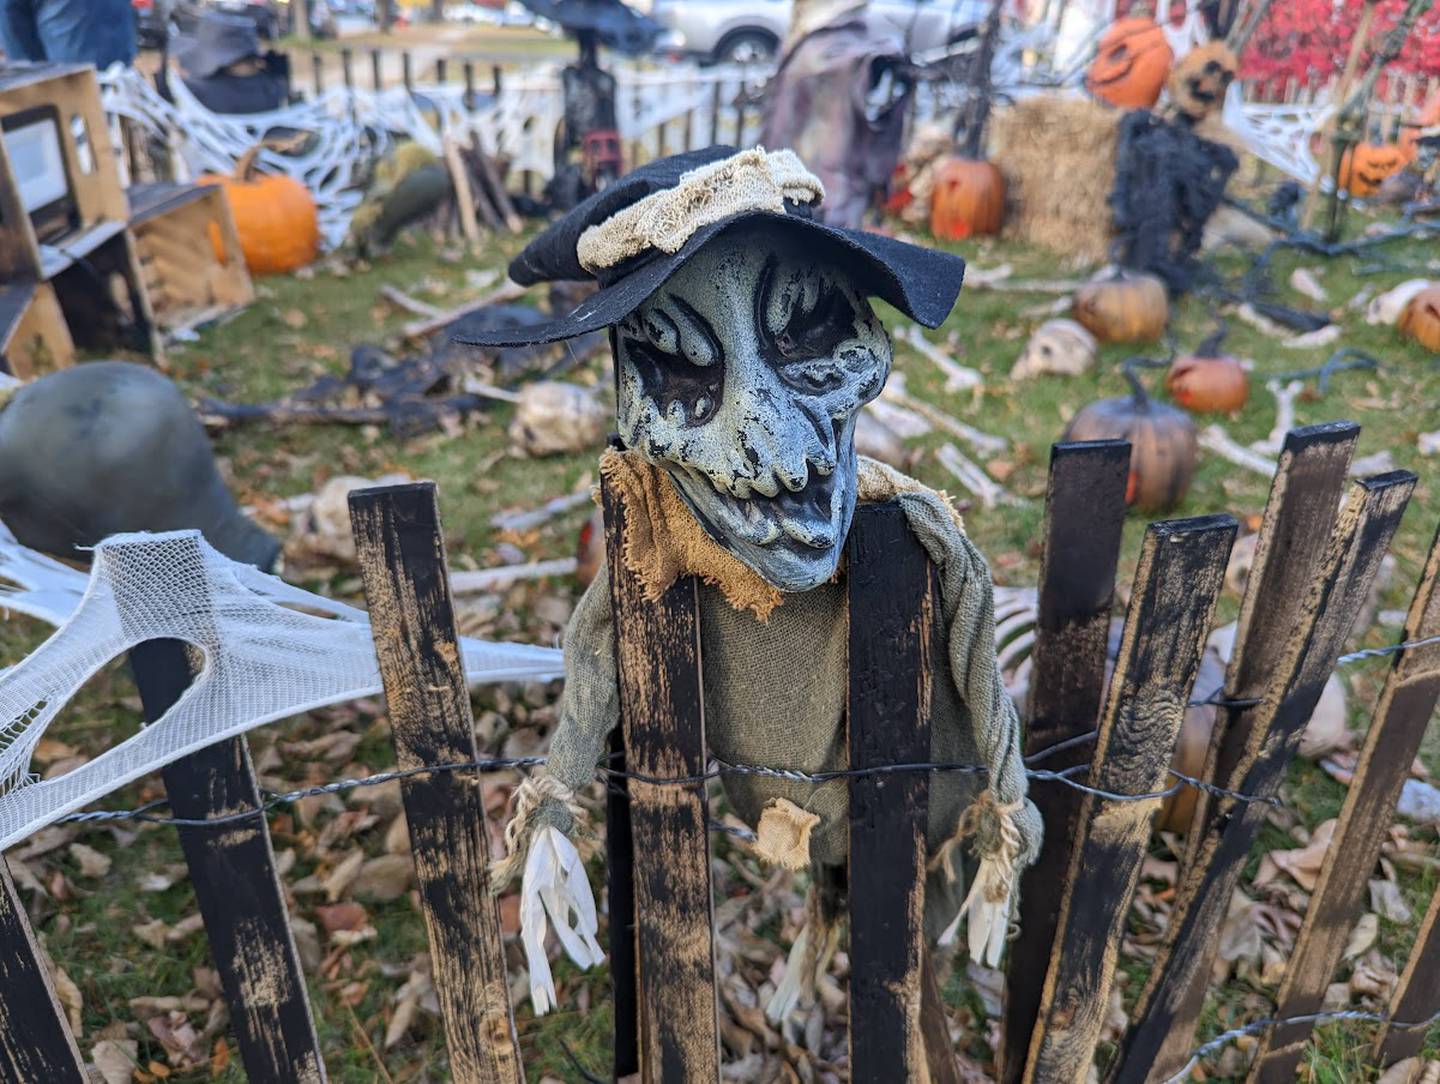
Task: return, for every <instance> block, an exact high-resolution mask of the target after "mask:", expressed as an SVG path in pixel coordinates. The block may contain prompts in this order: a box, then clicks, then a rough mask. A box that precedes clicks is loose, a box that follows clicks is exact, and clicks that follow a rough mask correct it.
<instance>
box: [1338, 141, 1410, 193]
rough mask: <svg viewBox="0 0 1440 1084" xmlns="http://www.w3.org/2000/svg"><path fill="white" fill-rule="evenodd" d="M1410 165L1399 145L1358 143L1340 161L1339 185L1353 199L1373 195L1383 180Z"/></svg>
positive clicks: (1407, 157) (1408, 158)
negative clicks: (1353, 197)
mask: <svg viewBox="0 0 1440 1084" xmlns="http://www.w3.org/2000/svg"><path fill="white" fill-rule="evenodd" d="M1409 162H1410V157H1409V155H1407V154H1406V153H1405V150H1404V148H1402V147H1401V146H1400V145H1399V144H1398V143H1357V144H1356V145H1355V146H1353V147H1351V148H1350V149H1349V150H1347V151H1346V152H1345V154H1344V156H1343V157H1341V159H1340V184H1341V185H1342V186H1343V187H1344V188H1345V189H1346V190H1348V191H1349V193H1350V194H1351V195H1352V196H1373V195H1374V194H1375V193H1376V192H1377V191H1379V189H1380V185H1381V182H1383V181H1384V180H1385V178H1386V177H1389V176H1390V175H1391V174H1392V173H1399V172H1400V171H1401V170H1402V169H1404V168H1405V167H1406V166H1407V165H1408V164H1409Z"/></svg>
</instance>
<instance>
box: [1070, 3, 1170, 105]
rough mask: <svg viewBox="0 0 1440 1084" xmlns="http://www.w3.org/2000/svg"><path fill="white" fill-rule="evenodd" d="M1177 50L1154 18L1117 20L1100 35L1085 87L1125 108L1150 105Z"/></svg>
mask: <svg viewBox="0 0 1440 1084" xmlns="http://www.w3.org/2000/svg"><path fill="white" fill-rule="evenodd" d="M1174 59H1175V54H1174V52H1173V51H1171V49H1170V42H1169V41H1167V40H1166V38H1165V31H1163V30H1161V29H1160V27H1159V26H1158V25H1157V24H1156V22H1155V20H1154V19H1146V18H1143V17H1141V16H1132V17H1130V18H1128V19H1119V20H1117V21H1116V22H1115V23H1114V24H1113V25H1112V26H1111V27H1110V29H1109V30H1107V31H1105V36H1104V37H1102V38H1101V39H1100V45H1099V49H1098V51H1097V52H1096V54H1095V59H1094V60H1092V61H1091V62H1090V70H1089V72H1087V73H1086V75H1085V88H1086V89H1087V90H1088V91H1090V93H1091V94H1093V95H1095V97H1097V98H1099V99H1100V100H1101V101H1105V102H1109V103H1110V104H1111V105H1118V106H1120V107H1121V108H1122V109H1149V108H1150V107H1151V106H1152V105H1154V104H1155V103H1156V102H1157V101H1159V100H1160V90H1161V88H1163V87H1164V86H1165V79H1166V77H1167V76H1168V75H1169V74H1170V64H1171V62H1172V61H1173V60H1174Z"/></svg>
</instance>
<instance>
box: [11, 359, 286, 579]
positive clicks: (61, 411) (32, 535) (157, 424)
mask: <svg viewBox="0 0 1440 1084" xmlns="http://www.w3.org/2000/svg"><path fill="white" fill-rule="evenodd" d="M0 521H3V522H4V523H5V525H6V526H8V527H9V528H10V530H11V531H12V532H13V533H14V535H15V537H16V539H18V540H19V542H20V543H21V544H22V545H25V546H29V547H30V548H31V549H36V550H40V551H42V552H45V553H50V554H54V555H55V556H57V557H65V558H70V559H79V560H88V559H89V554H88V553H86V552H85V551H86V549H87V548H88V547H90V546H93V545H95V543H97V542H99V541H100V540H101V539H102V538H106V537H108V536H109V535H112V534H118V533H122V532H128V531H173V530H181V529H184V528H193V529H196V530H199V531H200V532H201V533H202V534H203V535H204V536H205V538H206V540H207V541H208V542H209V543H210V544H211V545H212V546H214V547H215V548H216V549H217V550H219V551H220V552H221V553H223V554H225V556H227V557H230V558H233V559H234V560H237V561H244V562H245V563H246V564H251V565H255V566H256V567H258V568H261V569H269V568H270V567H272V566H273V565H274V563H275V560H276V558H277V557H278V556H279V553H280V544H279V543H278V542H277V541H276V540H275V539H273V538H271V537H270V536H269V535H268V534H266V533H265V532H264V531H263V530H261V529H260V528H259V527H257V526H256V525H255V524H254V523H252V522H251V521H250V520H248V519H246V518H245V516H244V515H242V514H241V512H240V509H239V508H237V507H236V505H235V498H234V497H233V496H231V494H230V491H229V490H228V489H227V488H226V487H225V482H224V480H223V479H222V478H221V477H220V472H219V471H218V470H216V469H215V456H214V453H213V452H212V451H211V448H210V441H209V439H208V438H207V437H206V436H205V430H204V428H203V427H202V426H201V425H200V421H199V419H197V418H196V417H195V413H194V412H193V411H192V410H191V409H190V404H189V403H188V402H186V401H185V396H184V395H182V394H181V393H180V390H179V389H178V388H176V387H175V385H174V384H173V383H172V382H171V381H170V380H169V379H168V378H167V377H165V376H163V375H161V374H160V373H157V372H155V370H153V369H150V368H147V367H145V366H143V365H133V364H131V363H129V362H123V361H92V362H87V363H85V364H82V365H75V366H72V367H70V368H67V369H60V370H58V371H56V372H53V373H49V374H47V375H46V376H42V377H40V378H39V379H37V380H35V381H34V382H33V383H30V384H26V385H24V386H23V387H21V388H19V389H18V390H17V391H16V392H15V393H14V394H13V395H12V396H11V397H10V398H9V400H8V401H6V402H5V403H4V404H3V405H0Z"/></svg>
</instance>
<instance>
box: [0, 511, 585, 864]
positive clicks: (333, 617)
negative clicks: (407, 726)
mask: <svg viewBox="0 0 1440 1084" xmlns="http://www.w3.org/2000/svg"><path fill="white" fill-rule="evenodd" d="M76 578H79V579H81V580H83V579H84V577H83V575H82V574H80V573H77V572H75V570H73V569H70V568H68V567H66V566H64V565H59V564H58V563H57V562H51V561H49V560H48V559H47V558H44V557H41V556H40V555H38V554H34V553H32V552H30V551H28V550H25V549H23V547H20V546H18V545H17V544H15V542H14V539H13V537H11V536H9V534H8V532H5V533H4V534H0V579H4V580H11V581H13V582H14V583H15V584H16V585H17V586H16V587H15V588H13V589H12V588H8V587H7V588H6V589H5V590H3V591H0V606H8V607H10V608H13V609H16V610H21V611H23V612H26V613H30V614H33V615H34V616H37V617H40V618H42V619H44V620H56V619H57V618H58V619H60V620H61V621H63V624H61V627H60V628H59V629H58V630H57V631H56V632H55V634H54V635H52V636H51V637H50V638H49V639H48V640H46V641H45V643H43V644H41V645H40V647H38V648H37V649H36V650H35V651H34V652H33V653H32V654H31V655H29V656H28V657H27V658H25V659H24V660H22V661H21V662H19V663H18V664H16V665H15V666H13V667H11V668H10V669H9V670H5V671H0V849H4V848H6V847H9V846H11V845H12V844H14V843H16V842H18V841H20V840H21V839H24V838H25V837H26V836H28V835H30V834H31V833H32V832H34V831H36V830H38V829H39V828H41V827H43V826H45V825H46V824H50V823H52V822H53V821H55V820H56V819H57V818H59V817H61V816H63V815H64V814H66V813H69V812H71V811H72V810H75V809H78V808H80V807H81V806H84V805H87V804H89V803H90V802H93V801H95V800H96V799H97V798H100V797H102V796H103V795H105V794H107V793H109V792H110V791H112V790H114V789H115V788H117V787H120V786H123V785H124V784H126V783H129V782H131V781H132V780H134V779H137V778H139V777H140V776H142V775H145V774H147V773H149V772H152V771H154V770H156V769H157V768H160V767H162V766H163V765H165V764H168V763H170V762H171V761H173V760H176V759H178V758H180V757H182V756H185V755H186V754H188V753H192V752H195V751H196V750H198V749H201V748H203V747H204V746H206V745H210V744H212V743H214V742H217V741H221V740H223V739H225V738H230V737H234V736H235V735H237V734H241V733H243V732H245V731H247V730H250V729H253V728H254V727H257V726H260V725H262V724H264V723H268V722H273V721H275V720H278V719H283V718H287V717H289V716H292V715H298V714H300V713H302V712H305V711H309V710H311V709H313V708H318V707H322V706H325V705H327V704H337V703H342V702H344V701H347V700H354V699H356V698H359V697H362V696H370V695H374V694H376V693H379V692H380V691H381V687H382V686H381V681H380V669H379V663H378V662H377V660H376V658H375V649H374V645H373V642H372V639H371V630H370V621H369V617H368V616H367V615H366V613H365V611H363V610H360V609H357V608H355V607H353V606H347V605H345V604H344V603H340V602H335V601H333V600H331V599H327V598H323V597H321V596H319V595H314V594H311V593H310V592H308V591H304V590H301V589H300V588H298V587H293V586H291V585H289V584H287V583H285V582H283V581H282V580H279V579H276V578H275V577H273V576H268V575H266V574H265V573H263V572H260V571H258V570H256V569H254V568H251V567H250V566H248V565H244V564H240V563H237V562H235V561H231V560H230V559H229V558H227V557H224V556H223V555H221V554H220V553H218V552H217V551H216V550H214V549H213V548H212V547H211V546H210V545H208V544H207V543H206V542H205V540H204V538H203V537H201V536H200V534H199V533H198V532H195V531H175V532H170V533H166V534H128V535H115V536H113V537H111V538H108V539H106V540H105V541H103V542H101V543H100V544H99V545H98V546H96V547H95V554H94V561H93V564H92V566H91V571H90V576H89V580H88V583H87V585H86V587H85V590H84V594H83V597H81V598H80V599H79V602H78V606H75V607H74V608H73V612H69V613H66V612H64V611H65V610H66V609H67V607H68V606H69V604H70V600H72V599H73V598H74V589H75V586H76ZM148 640H181V641H183V642H185V643H187V644H189V645H191V647H193V648H194V649H195V650H196V652H198V656H199V657H200V658H201V659H203V661H202V662H201V663H200V672H199V673H198V674H197V675H196V677H195V679H194V682H193V683H192V684H191V686H190V688H189V689H187V690H186V691H185V694H184V695H183V696H182V697H181V698H180V699H179V700H178V701H177V702H176V703H175V705H174V706H173V707H171V708H170V710H169V711H167V712H165V714H164V715H162V716H161V717H160V718H159V719H157V720H156V721H155V722H154V723H151V724H150V725H148V726H146V727H144V728H143V729H142V730H140V732H139V733H137V734H135V735H133V736H132V737H130V738H128V739H126V740H125V741H123V742H121V743H120V744H118V745H116V746H115V747H113V748H111V749H109V750H107V751H106V752H104V753H102V754H101V755H100V756H97V757H95V758H94V759H93V760H90V761H88V762H87V763H85V764H82V765H80V766H79V767H77V768H75V769H73V770H72V771H70V772H68V773H66V774H65V775H62V776H59V777H57V778H54V779H47V780H44V781H40V780H37V779H35V778H34V777H33V776H31V775H30V773H29V766H30V758H31V755H32V753H33V752H34V749H35V746H36V745H37V744H38V743H39V741H40V739H41V737H42V736H43V735H44V733H45V729H46V727H47V726H49V724H50V723H51V721H52V720H54V719H55V717H56V716H57V715H58V714H59V713H60V711H61V710H62V709H63V708H64V706H65V704H66V702H67V701H68V700H69V699H70V698H71V697H72V696H73V695H74V694H75V693H76V692H77V691H78V690H79V689H80V687H81V686H82V685H83V684H84V683H85V681H86V680H87V679H89V678H90V676H91V675H93V674H95V673H96V672H97V671H99V670H100V669H101V668H102V667H104V666H105V665H106V664H107V663H109V662H110V661H111V660H112V659H114V658H116V657H117V656H119V655H121V654H122V653H124V652H125V651H127V650H129V649H130V648H132V647H134V646H135V645H137V644H140V643H144V642H146V641H148ZM461 653H462V656H463V661H464V666H465V673H466V676H467V678H469V680H470V681H471V682H472V683H478V682H495V681H543V680H548V679H550V678H554V677H558V676H560V674H561V672H562V662H561V653H560V651H559V650H557V649H555V648H546V647H536V646H531V645H527V644H506V643H492V642H488V641H480V640H474V639H470V638H462V640H461Z"/></svg>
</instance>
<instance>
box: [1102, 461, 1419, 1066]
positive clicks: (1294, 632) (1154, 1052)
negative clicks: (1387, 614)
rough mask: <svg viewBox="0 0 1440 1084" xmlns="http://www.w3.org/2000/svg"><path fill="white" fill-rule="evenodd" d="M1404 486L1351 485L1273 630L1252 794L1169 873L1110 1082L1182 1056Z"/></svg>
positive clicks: (1244, 771)
mask: <svg viewBox="0 0 1440 1084" xmlns="http://www.w3.org/2000/svg"><path fill="white" fill-rule="evenodd" d="M1414 487H1415V476H1414V475H1413V474H1411V473H1409V472H1408V471H1394V472H1391V473H1389V474H1384V475H1380V476H1378V477H1376V478H1371V479H1367V480H1365V481H1361V482H1357V483H1355V485H1354V487H1353V489H1352V492H1351V495H1350V499H1349V500H1347V501H1346V503H1345V507H1344V508H1343V509H1341V512H1340V516H1339V521H1338V522H1337V524H1336V527H1335V531H1334V533H1333V535H1332V537H1331V539H1330V541H1329V543H1328V546H1327V550H1326V553H1325V556H1324V557H1323V558H1322V559H1321V562H1320V572H1319V574H1318V575H1317V576H1316V578H1315V581H1314V582H1313V583H1312V584H1311V586H1310V588H1309V590H1308V591H1306V593H1305V596H1304V601H1303V603H1302V604H1301V606H1300V610H1299V613H1298V614H1297V615H1296V618H1295V621H1294V623H1293V625H1292V626H1291V627H1290V628H1287V629H1285V630H1283V634H1282V633H1281V632H1280V631H1279V630H1276V635H1283V640H1284V652H1283V654H1282V656H1281V658H1280V661H1279V662H1278V664H1277V666H1276V670H1275V673H1274V676H1273V678H1272V679H1271V681H1270V682H1269V683H1268V685H1267V686H1266V687H1265V689H1264V692H1263V694H1262V699H1261V703H1260V704H1259V705H1258V706H1257V707H1256V709H1255V714H1254V721H1253V734H1254V740H1253V741H1252V742H1251V743H1250V750H1251V751H1248V752H1247V754H1246V756H1245V758H1244V759H1243V760H1242V761H1241V763H1240V764H1239V765H1237V769H1236V771H1237V776H1238V786H1236V787H1235V788H1234V789H1236V790H1238V791H1239V792H1241V793H1243V794H1246V795H1250V796H1252V797H1251V798H1250V800H1247V801H1243V802H1237V801H1235V800H1233V799H1225V800H1223V801H1221V802H1218V803H1216V805H1215V810H1214V815H1213V818H1212V822H1213V825H1212V826H1213V831H1212V832H1211V833H1210V838H1211V840H1212V841H1213V842H1211V843H1210V844H1209V845H1208V846H1207V848H1206V850H1205V851H1204V853H1203V860H1202V861H1200V862H1198V863H1196V864H1194V865H1192V866H1190V867H1189V868H1187V869H1185V870H1182V871H1181V876H1180V882H1179V884H1178V885H1177V888H1176V894H1175V898H1174V900H1173V901H1172V904H1171V914H1170V925H1169V927H1168V928H1167V930H1166V937H1165V941H1164V942H1162V944H1161V945H1160V949H1159V952H1158V953H1157V955H1156V958H1155V960H1154V961H1153V962H1152V968H1153V970H1152V972H1151V978H1150V981H1149V982H1148V983H1147V984H1146V986H1145V988H1144V989H1143V990H1142V991H1141V994H1140V999H1139V1002H1138V1004H1137V1006H1136V1009H1135V1010H1134V1011H1133V1012H1132V1014H1131V1019H1132V1020H1133V1021H1134V1023H1133V1024H1132V1026H1131V1028H1130V1031H1129V1032H1128V1033H1127V1034H1126V1036H1125V1037H1124V1039H1123V1040H1122V1042H1121V1045H1120V1052H1119V1057H1118V1058H1117V1060H1116V1068H1115V1070H1114V1072H1113V1073H1112V1076H1111V1079H1112V1080H1114V1081H1116V1082H1119V1084H1135V1082H1139V1081H1142V1080H1145V1081H1161V1080H1165V1079H1167V1078H1168V1077H1169V1076H1170V1075H1172V1074H1174V1073H1175V1072H1176V1071H1178V1070H1179V1069H1180V1068H1181V1066H1183V1065H1184V1064H1185V1062H1186V1060H1187V1059H1188V1057H1189V1053H1190V1049H1191V1046H1192V1044H1193V1041H1194V1036H1195V1027H1196V1024H1197V1023H1198V1021H1199V1018H1200V1010H1201V1008H1202V1007H1203V1004H1204V1000H1205V986H1206V981H1207V979H1208V977H1209V975H1210V968H1211V965H1212V964H1213V962H1214V958H1215V952H1216V950H1217V947H1218V940H1219V935H1220V927H1221V925H1222V923H1223V921H1224V918H1225V915H1226V913H1227V911H1228V909H1229V906H1230V898H1231V895H1232V894H1233V892H1234V889H1235V885H1236V884H1237V882H1238V881H1239V878H1240V873H1241V870H1242V869H1243V867H1244V865H1245V861H1246V859H1247V858H1248V857H1249V855H1250V850H1251V848H1252V847H1253V846H1254V843H1255V839H1256V837H1257V836H1258V835H1259V832H1260V828H1261V826H1262V825H1263V824H1264V823H1265V815H1266V812H1267V811H1268V810H1269V809H1270V806H1269V805H1268V804H1267V800H1269V799H1273V798H1274V797H1275V795H1276V793H1277V792H1278V791H1279V788H1280V783H1281V780H1282V779H1283V778H1284V775H1285V769H1286V767H1287V765H1288V764H1289V762H1290V759H1291V758H1292V757H1293V756H1294V754H1295V750H1296V748H1297V747H1298V745H1299V743H1300V735H1301V733H1302V731H1303V730H1304V728H1305V723H1306V721H1307V720H1309V718H1310V714H1311V712H1313V711H1314V710H1315V705H1316V703H1317V702H1318V701H1319V699H1320V694H1321V692H1322V691H1323V689H1324V687H1325V681H1326V679H1327V678H1328V677H1329V675H1330V672H1331V671H1332V670H1333V669H1334V667H1335V660H1336V659H1337V658H1338V657H1339V655H1340V651H1341V649H1342V647H1343V646H1344V644H1345V640H1346V638H1347V637H1348V636H1349V635H1350V632H1351V630H1352V629H1353V628H1354V626H1355V619H1356V616H1357V615H1358V614H1359V612H1360V607H1361V606H1362V605H1363V604H1364V601H1365V598H1366V595H1367V594H1368V592H1369V590H1370V584H1371V582H1372V581H1373V580H1374V578H1375V573H1376V571H1377V570H1378V569H1379V567H1380V561H1381V559H1382V558H1383V557H1384V556H1385V550H1386V548H1387V547H1388V546H1389V544H1390V539H1391V537H1392V536H1393V535H1394V533H1395V529H1396V527H1397V526H1398V525H1399V523H1400V516H1401V514H1402V513H1403V512H1404V510H1405V505H1406V503H1407V502H1408V501H1409V499H1410V494H1411V492H1412V491H1413V489H1414Z"/></svg>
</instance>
